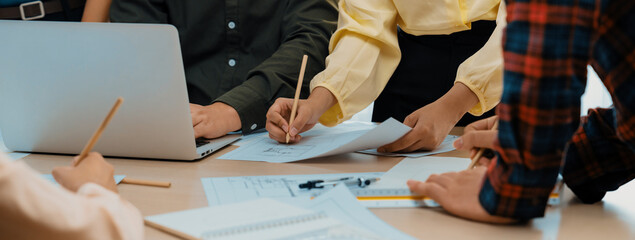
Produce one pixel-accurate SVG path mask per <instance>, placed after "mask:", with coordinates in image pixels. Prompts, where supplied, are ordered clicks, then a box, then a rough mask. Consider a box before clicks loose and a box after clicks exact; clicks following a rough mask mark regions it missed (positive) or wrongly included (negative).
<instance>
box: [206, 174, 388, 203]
mask: <svg viewBox="0 0 635 240" xmlns="http://www.w3.org/2000/svg"><path fill="white" fill-rule="evenodd" d="M383 174H384V173H383V172H370V173H336V174H311V175H270V176H244V177H218V178H201V182H202V183H203V189H204V190H205V196H206V197H207V203H208V204H209V206H215V205H221V204H229V203H236V202H243V201H249V200H253V199H257V198H262V197H266V198H272V199H275V200H278V201H283V202H292V201H295V200H297V199H298V198H303V199H310V198H311V197H315V196H318V195H320V194H321V193H324V192H325V191H327V190H329V189H331V188H332V187H330V186H325V187H324V188H314V189H311V190H307V189H300V188H299V187H298V185H299V184H300V183H305V182H307V181H312V180H330V179H340V178H344V177H353V178H359V177H363V178H366V179H368V178H378V177H381V176H382V175H383ZM373 184H375V183H373ZM371 185H372V184H371ZM359 188H360V187H357V186H351V189H359Z"/></svg>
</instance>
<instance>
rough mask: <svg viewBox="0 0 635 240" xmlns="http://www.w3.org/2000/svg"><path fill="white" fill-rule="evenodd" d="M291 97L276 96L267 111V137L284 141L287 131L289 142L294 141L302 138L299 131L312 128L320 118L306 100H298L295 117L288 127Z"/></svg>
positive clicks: (291, 105) (291, 103)
mask: <svg viewBox="0 0 635 240" xmlns="http://www.w3.org/2000/svg"><path fill="white" fill-rule="evenodd" d="M292 107H293V99H291V98H278V99H277V100H276V102H275V103H274V104H273V105H271V107H270V108H269V111H267V124H266V126H265V128H266V129H267V131H268V132H269V137H270V138H271V139H273V140H276V141H278V142H280V143H286V140H287V139H286V137H287V133H289V143H295V142H298V141H300V139H302V136H300V135H299V133H303V132H306V131H308V130H309V129H311V128H313V126H315V124H317V122H318V119H319V118H320V115H321V114H320V113H318V110H317V109H315V108H314V107H313V106H312V105H311V104H310V102H309V101H308V100H299V101H298V109H297V111H296V117H295V119H294V120H293V126H291V129H289V122H288V120H287V119H290V117H291V108H292Z"/></svg>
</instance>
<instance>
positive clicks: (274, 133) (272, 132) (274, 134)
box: [267, 124, 287, 143]
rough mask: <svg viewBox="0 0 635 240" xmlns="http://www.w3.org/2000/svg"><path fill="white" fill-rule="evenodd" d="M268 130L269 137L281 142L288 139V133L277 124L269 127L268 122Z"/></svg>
mask: <svg viewBox="0 0 635 240" xmlns="http://www.w3.org/2000/svg"><path fill="white" fill-rule="evenodd" d="M267 131H268V132H269V138H271V139H273V140H276V141H278V142H279V143H284V142H285V141H286V136H287V133H286V132H284V131H282V129H281V128H279V127H277V126H275V127H269V124H267Z"/></svg>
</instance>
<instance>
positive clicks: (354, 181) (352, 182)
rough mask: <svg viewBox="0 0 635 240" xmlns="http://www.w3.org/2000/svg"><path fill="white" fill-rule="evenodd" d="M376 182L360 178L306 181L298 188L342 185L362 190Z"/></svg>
mask: <svg viewBox="0 0 635 240" xmlns="http://www.w3.org/2000/svg"><path fill="white" fill-rule="evenodd" d="M377 181H379V178H368V179H366V178H363V177H360V178H352V177H346V178H340V179H335V180H328V181H325V180H313V181H307V182H306V183H300V185H299V186H298V187H299V188H300V189H303V188H306V189H307V190H311V189H312V188H323V187H324V186H333V185H337V184H340V183H343V184H346V185H349V186H358V187H362V188H363V187H366V186H368V185H370V184H371V183H374V182H377Z"/></svg>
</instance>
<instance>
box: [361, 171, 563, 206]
mask: <svg viewBox="0 0 635 240" xmlns="http://www.w3.org/2000/svg"><path fill="white" fill-rule="evenodd" d="M350 190H351V193H353V195H355V196H356V197H357V200H358V201H359V202H360V203H361V204H362V205H363V206H365V207H367V208H409V207H439V206H440V205H439V204H438V203H436V202H435V201H434V200H432V199H431V198H428V197H425V196H418V195H415V194H414V193H413V192H410V189H373V188H358V189H350ZM562 191H563V181H562V176H558V181H557V183H556V185H555V186H554V189H553V191H552V192H551V194H550V195H549V200H548V201H547V205H549V206H556V205H559V204H560V197H561V196H562Z"/></svg>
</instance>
